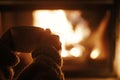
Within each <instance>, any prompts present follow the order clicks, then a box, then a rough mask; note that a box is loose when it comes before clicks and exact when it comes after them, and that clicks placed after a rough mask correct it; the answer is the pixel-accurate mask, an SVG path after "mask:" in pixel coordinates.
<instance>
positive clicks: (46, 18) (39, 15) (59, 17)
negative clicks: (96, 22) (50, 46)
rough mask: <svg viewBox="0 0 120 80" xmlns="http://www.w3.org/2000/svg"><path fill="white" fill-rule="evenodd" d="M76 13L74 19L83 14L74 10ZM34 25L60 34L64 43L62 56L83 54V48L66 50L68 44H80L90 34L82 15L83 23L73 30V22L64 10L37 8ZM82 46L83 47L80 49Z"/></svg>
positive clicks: (34, 14)
mask: <svg viewBox="0 0 120 80" xmlns="http://www.w3.org/2000/svg"><path fill="white" fill-rule="evenodd" d="M73 13H74V14H72V13H71V14H72V15H71V18H72V19H74V18H76V17H78V16H80V15H81V12H80V11H73ZM33 16H34V26H40V27H42V28H44V29H46V28H49V29H50V30H51V31H52V33H54V34H57V35H59V36H60V41H61V43H62V51H61V56H62V57H67V56H71V55H72V56H74V57H79V56H81V55H82V52H83V50H82V48H81V47H79V48H76V47H75V46H73V48H72V49H71V50H70V51H69V50H66V48H65V46H66V44H78V43H80V42H81V41H83V40H84V39H85V38H87V37H88V36H89V35H90V29H89V27H88V25H87V22H86V21H85V20H84V19H83V18H82V17H80V19H81V20H82V22H81V23H78V24H77V25H76V28H75V30H73V26H72V23H71V22H70V21H68V19H67V17H66V13H65V11H64V10H36V11H34V12H33ZM80 48H81V49H80Z"/></svg>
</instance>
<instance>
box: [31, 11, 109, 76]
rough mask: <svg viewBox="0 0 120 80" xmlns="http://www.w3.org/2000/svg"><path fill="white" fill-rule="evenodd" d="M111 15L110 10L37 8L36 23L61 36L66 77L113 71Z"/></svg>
mask: <svg viewBox="0 0 120 80" xmlns="http://www.w3.org/2000/svg"><path fill="white" fill-rule="evenodd" d="M110 18H111V11H110V10H63V9H57V10H35V11H33V23H34V24H33V25H34V26H40V27H42V28H44V29H46V28H50V30H51V31H52V32H53V34H57V35H59V37H60V41H61V43H62V51H61V56H62V57H63V61H64V63H63V71H64V72H65V76H70V75H72V76H77V75H76V74H75V75H74V73H76V72H77V73H78V76H86V75H87V76H90V75H94V76H97V75H99V76H100V75H102V76H103V75H107V74H109V72H110V71H111V69H110V67H109V66H110V64H111V63H110V62H109V59H110V58H109V57H110V46H109V43H110V40H111V39H110V36H109V34H110V33H109V31H110V29H109V27H110V26H109V24H110ZM87 73H91V74H89V75H88V74H87Z"/></svg>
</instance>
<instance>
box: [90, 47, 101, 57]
mask: <svg viewBox="0 0 120 80" xmlns="http://www.w3.org/2000/svg"><path fill="white" fill-rule="evenodd" d="M99 55H100V51H99V49H94V50H93V51H92V52H91V54H90V57H91V58H92V59H96V58H97V57H98V56H99Z"/></svg>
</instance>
